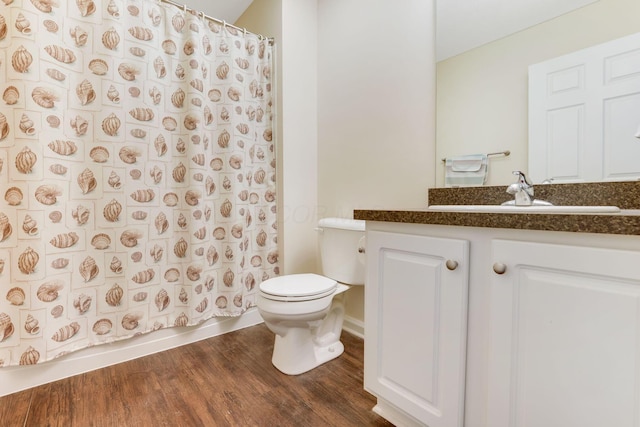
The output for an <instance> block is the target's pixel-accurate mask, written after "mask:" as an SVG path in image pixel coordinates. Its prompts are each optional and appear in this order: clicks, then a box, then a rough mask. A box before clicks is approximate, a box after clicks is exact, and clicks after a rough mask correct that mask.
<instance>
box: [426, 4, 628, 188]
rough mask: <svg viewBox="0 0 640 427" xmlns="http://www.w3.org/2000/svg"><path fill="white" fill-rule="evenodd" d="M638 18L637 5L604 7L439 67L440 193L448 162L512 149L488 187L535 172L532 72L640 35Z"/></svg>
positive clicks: (495, 166) (498, 161)
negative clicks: (530, 128)
mask: <svg viewBox="0 0 640 427" xmlns="http://www.w3.org/2000/svg"><path fill="white" fill-rule="evenodd" d="M638 16H640V2H638V1H637V0H600V1H598V2H595V3H591V4H589V5H587V6H584V7H582V8H579V9H576V10H573V11H571V12H568V13H566V14H564V15H561V16H558V17H556V18H554V19H551V20H548V21H545V22H543V23H541V24H538V25H535V26H533V27H530V28H527V29H525V30H522V31H519V32H517V33H514V34H511V35H508V36H506V37H503V38H501V39H498V40H496V41H493V42H490V43H487V44H485V45H482V46H480V47H477V48H474V49H471V50H469V51H466V52H463V53H461V54H459V55H456V56H454V57H451V58H448V59H445V60H443V61H440V62H438V63H437V117H436V120H437V126H436V165H435V168H436V186H438V187H443V186H444V163H443V162H442V161H441V159H442V158H445V157H447V156H456V155H465V154H479V153H492V152H500V151H505V150H509V151H510V153H511V155H510V156H508V157H501V156H496V157H491V160H490V161H489V174H488V177H487V181H486V182H485V185H508V184H510V183H512V182H513V175H512V174H511V172H512V171H513V170H523V171H527V170H528V145H527V144H528V134H529V132H528V68H529V65H531V64H536V63H539V62H542V61H546V60H548V59H551V58H555V57H557V56H561V55H565V54H567V53H570V52H574V51H577V50H580V49H584V48H586V47H589V46H593V45H596V44H600V43H604V42H606V41H610V40H613V39H616V38H620V37H623V36H626V35H629V34H633V33H637V32H640V20H639V19H638V18H637V17H638ZM532 179H533V181H534V182H541V181H542V180H543V179H544V177H532Z"/></svg>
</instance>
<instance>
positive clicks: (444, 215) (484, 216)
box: [354, 181, 640, 235]
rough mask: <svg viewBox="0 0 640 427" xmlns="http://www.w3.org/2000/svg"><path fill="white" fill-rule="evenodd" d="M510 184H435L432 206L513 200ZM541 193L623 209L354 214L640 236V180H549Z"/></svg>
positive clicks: (394, 219)
mask: <svg viewBox="0 0 640 427" xmlns="http://www.w3.org/2000/svg"><path fill="white" fill-rule="evenodd" d="M505 188H506V187H505V186H499V187H466V188H433V189H430V190H429V192H428V204H429V205H498V204H500V203H502V202H504V201H507V200H510V199H511V196H509V195H508V194H506V193H505ZM535 191H536V197H538V198H540V199H544V200H547V201H549V202H552V203H553V204H556V205H565V206H569V205H571V206H618V207H619V208H620V209H623V211H621V213H611V214H565V213H563V214H558V213H553V214H552V213H549V214H547V213H478V212H435V211H428V210H427V206H425V209H424V210H365V209H358V210H354V218H355V219H363V220H367V221H383V222H400V223H409V224H434V225H455V226H464V227H488V228H510V229H523V230H545V231H568V232H578V233H603V234H626V235H640V182H638V181H630V182H619V183H616V182H607V183H584V184H549V185H538V186H536V187H535Z"/></svg>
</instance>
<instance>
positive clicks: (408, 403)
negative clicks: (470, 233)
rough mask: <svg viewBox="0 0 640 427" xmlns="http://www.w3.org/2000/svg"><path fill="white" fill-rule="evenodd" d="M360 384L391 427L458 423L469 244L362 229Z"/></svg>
mask: <svg viewBox="0 0 640 427" xmlns="http://www.w3.org/2000/svg"><path fill="white" fill-rule="evenodd" d="M366 252H367V262H368V267H367V282H366V291H365V313H366V315H365V361H364V363H365V373H364V386H365V389H366V390H368V391H369V392H371V393H372V394H374V395H375V396H376V397H377V398H378V404H377V405H376V407H375V408H374V411H376V412H378V413H379V414H380V415H382V416H383V417H385V418H386V419H388V420H389V421H391V422H393V423H395V424H397V425H428V426H430V427H449V426H462V423H463V412H464V390H465V355H466V351H465V349H466V339H467V333H466V331H467V304H468V299H467V294H468V280H469V242H468V241H467V240H464V239H450V238H436V237H429V236H417V235H409V234H403V233H393V232H382V231H368V232H367V245H366Z"/></svg>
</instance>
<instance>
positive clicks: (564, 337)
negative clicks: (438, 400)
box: [486, 239, 640, 427]
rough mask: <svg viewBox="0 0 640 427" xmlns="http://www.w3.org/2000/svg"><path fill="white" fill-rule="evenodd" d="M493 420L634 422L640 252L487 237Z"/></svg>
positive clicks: (639, 412) (639, 393)
mask: <svg viewBox="0 0 640 427" xmlns="http://www.w3.org/2000/svg"><path fill="white" fill-rule="evenodd" d="M491 249H492V251H491V252H492V255H491V256H492V269H493V270H494V271H495V272H494V273H493V277H492V280H491V290H490V301H489V302H490V315H489V318H490V321H489V331H490V333H489V336H490V339H489V343H488V344H489V345H488V348H489V358H488V372H489V375H488V385H487V389H488V411H487V423H486V425H487V426H491V427H507V426H510V427H520V426H522V427H525V426H527V427H556V426H557V427H602V426H615V427H627V426H628V427H632V426H638V423H639V422H640V421H639V419H640V252H638V251H632V250H616V249H607V248H597V247H581V246H568V245H562V244H545V243H531V242H524V241H510V240H499V239H496V240H493V241H492V242H491Z"/></svg>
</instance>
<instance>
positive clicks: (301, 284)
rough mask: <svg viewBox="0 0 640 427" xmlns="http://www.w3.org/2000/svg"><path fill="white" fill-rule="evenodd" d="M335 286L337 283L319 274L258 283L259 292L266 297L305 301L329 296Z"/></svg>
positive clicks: (288, 276)
mask: <svg viewBox="0 0 640 427" xmlns="http://www.w3.org/2000/svg"><path fill="white" fill-rule="evenodd" d="M337 286H338V282H336V281H335V280H333V279H329V278H328V277H324V276H320V275H319V274H313V273H307V274H287V275H285V276H279V277H274V278H272V279H268V280H265V281H264V282H262V283H260V291H261V292H262V293H264V294H268V295H267V297H268V296H273V297H279V298H281V297H286V298H287V299H298V300H305V299H313V298H320V297H323V296H325V295H329V294H331V293H332V292H333V291H334V290H335V289H336V287H337ZM279 298H278V299H279Z"/></svg>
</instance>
